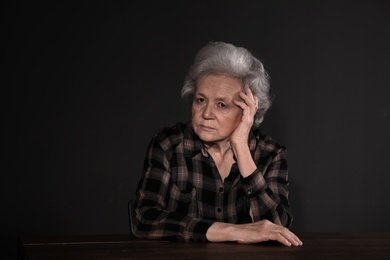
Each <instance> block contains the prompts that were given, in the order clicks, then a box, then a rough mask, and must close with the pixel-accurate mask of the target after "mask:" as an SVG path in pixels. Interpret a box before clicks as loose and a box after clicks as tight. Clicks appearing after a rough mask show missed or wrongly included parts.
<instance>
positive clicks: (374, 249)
mask: <svg viewBox="0 0 390 260" xmlns="http://www.w3.org/2000/svg"><path fill="white" fill-rule="evenodd" d="M298 236H299V237H300V238H301V240H302V241H303V243H304V245H303V246H301V247H285V246H282V245H281V244H279V243H276V242H265V243H260V244H253V245H241V244H236V243H189V242H169V241H154V240H140V239H136V238H134V237H132V236H131V235H106V236H76V237H65V236H64V237H22V238H20V241H19V259H30V260H34V259H72V260H78V259H213V260H217V259H223V260H228V259H234V260H238V259H247V260H251V259H263V260H267V259H272V260H275V259H314V260H320V259H343V260H349V259H369V260H371V259H390V232H389V233H302V234H299V233H298Z"/></svg>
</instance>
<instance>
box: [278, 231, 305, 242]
mask: <svg viewBox="0 0 390 260" xmlns="http://www.w3.org/2000/svg"><path fill="white" fill-rule="evenodd" d="M282 235H283V236H284V237H285V238H286V239H287V241H288V242H290V243H291V244H292V245H294V246H301V245H302V244H303V243H302V241H301V240H300V239H299V238H298V237H297V236H296V235H295V234H294V233H292V232H291V231H289V230H288V229H286V230H285V231H284V232H282Z"/></svg>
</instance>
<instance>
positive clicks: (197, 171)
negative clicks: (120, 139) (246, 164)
mask: <svg viewBox="0 0 390 260" xmlns="http://www.w3.org/2000/svg"><path fill="white" fill-rule="evenodd" d="M249 148H250V151H251V153H252V157H253V159H254V161H255V163H256V165H257V169H256V170H255V171H254V172H253V173H252V174H251V175H250V176H248V177H246V178H243V177H242V176H241V175H240V172H239V169H238V166H237V163H234V164H233V166H232V168H231V171H230V174H229V176H228V177H227V178H226V179H225V180H222V179H221V177H220V175H219V173H218V169H217V167H216V165H215V163H214V161H213V159H212V157H211V156H210V155H209V154H208V153H207V151H206V150H205V148H204V146H203V144H202V142H201V140H200V139H199V138H198V137H197V136H196V134H195V133H194V130H193V128H192V126H191V124H181V123H178V124H176V125H175V126H174V127H172V128H164V129H162V130H160V132H159V133H157V134H156V136H155V137H154V138H153V139H152V141H151V142H150V144H149V147H148V150H147V153H146V158H145V162H144V169H143V174H142V178H141V180H140V182H139V185H138V188H137V191H136V197H135V204H134V205H135V219H134V226H135V231H134V232H135V235H136V236H137V237H141V238H150V239H171V240H185V241H207V239H206V235H205V234H206V232H207V229H208V228H209V227H210V226H211V225H212V224H213V223H214V222H216V221H218V222H226V223H249V222H252V218H251V216H250V215H249V209H251V211H252V217H253V221H259V220H262V219H268V220H270V221H272V222H274V223H277V224H280V225H284V226H286V227H289V226H290V224H291V221H292V215H291V212H290V205H289V200H288V180H287V177H288V172H287V162H286V157H285V153H286V150H285V148H284V147H281V146H279V145H278V144H276V143H275V142H273V141H272V140H271V138H270V137H267V136H263V135H262V134H261V133H260V131H259V130H255V131H253V132H252V133H251V135H250V138H249Z"/></svg>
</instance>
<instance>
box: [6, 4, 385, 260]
mask: <svg viewBox="0 0 390 260" xmlns="http://www.w3.org/2000/svg"><path fill="white" fill-rule="evenodd" d="M133 2H134V3H133ZM136 2H137V4H136ZM160 2H165V1H143V2H142V3H138V1H90V2H81V1H80V2H74V3H69V2H67V1H66V2H65V1H64V2H58V1H51V2H47V3H36V2H34V1H29V2H27V1H26V2H19V1H11V2H6V3H4V2H3V4H2V11H1V37H2V43H3V47H2V52H1V66H2V69H1V85H2V87H1V89H2V90H1V93H2V94H1V102H2V107H3V109H2V112H3V116H2V121H3V127H2V128H3V134H2V145H1V146H2V152H3V156H2V167H1V172H2V173H1V208H2V210H1V240H2V241H1V244H2V246H5V247H6V248H7V249H6V250H7V251H5V252H7V253H9V254H10V255H13V256H15V254H16V253H15V252H16V239H17V237H19V236H24V235H63V234H117V233H128V232H129V224H128V215H127V202H128V200H129V199H130V198H131V197H132V196H133V194H134V191H135V187H136V185H137V182H138V180H139V177H140V174H141V168H142V162H143V157H144V153H145V149H146V146H147V144H148V142H149V140H150V138H151V137H152V135H153V134H154V133H155V132H156V131H157V130H159V128H161V127H163V126H170V125H172V124H174V123H175V122H176V121H188V120H189V116H190V113H189V112H190V110H189V106H188V104H186V103H185V102H184V101H182V100H181V98H180V89H181V84H182V82H183V79H184V76H185V73H186V72H187V70H188V68H189V65H190V63H191V62H192V58H193V56H194V54H195V53H196V51H197V50H198V49H199V48H200V47H202V46H203V45H204V44H205V43H207V42H208V41H226V42H231V43H234V44H236V45H240V46H244V47H246V48H248V49H249V50H251V51H252V52H253V53H254V54H255V55H257V56H258V57H259V58H260V59H262V60H263V62H264V64H265V66H266V67H267V69H268V70H269V73H270V75H271V78H272V81H271V87H272V93H273V95H274V97H275V99H274V103H273V106H272V107H271V109H270V111H269V113H268V114H267V116H266V118H265V121H264V123H263V125H262V129H263V132H265V133H266V134H269V135H271V136H272V137H273V138H274V139H275V140H277V141H278V142H279V143H281V144H283V145H285V146H287V148H288V151H289V154H288V156H289V157H288V161H289V169H290V171H289V172H290V182H291V186H290V187H291V194H290V199H291V203H292V207H293V212H294V215H295V220H294V223H293V227H292V230H293V231H295V232H306V231H307V232H310V231H390V223H389V219H390V203H389V201H388V198H390V189H389V188H388V186H389V183H390V170H389V154H390V152H389V147H390V137H389V134H390V76H389V75H390V73H389V71H390V47H389V46H390V4H389V2H388V1H368V0H367V1H271V0H270V1H217V2H214V1H189V2H188V3H187V1H179V2H177V3H174V4H167V3H160Z"/></svg>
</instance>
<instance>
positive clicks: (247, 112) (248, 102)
mask: <svg viewBox="0 0 390 260" xmlns="http://www.w3.org/2000/svg"><path fill="white" fill-rule="evenodd" d="M239 95H240V97H241V99H242V100H234V103H235V104H236V105H237V106H238V107H240V108H241V109H242V117H241V122H240V123H239V125H238V126H237V128H236V130H234V132H233V133H232V135H231V136H230V143H231V144H232V146H233V145H240V144H241V145H243V144H244V145H248V137H249V133H250V131H251V128H252V125H253V122H254V116H255V114H256V112H257V109H258V98H257V97H256V96H254V95H253V93H252V91H251V90H250V88H249V86H247V85H246V86H245V87H244V90H243V91H241V92H240V94H239Z"/></svg>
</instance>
